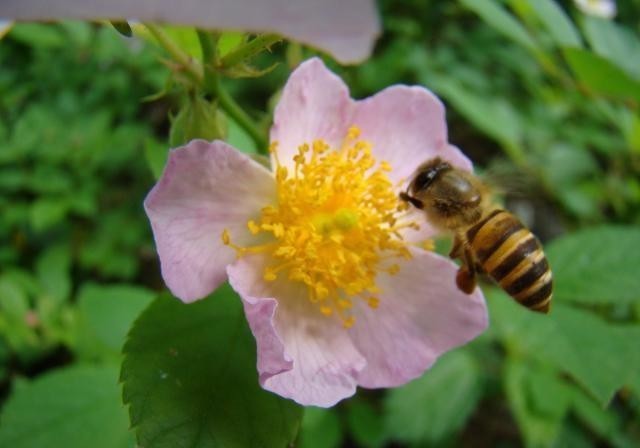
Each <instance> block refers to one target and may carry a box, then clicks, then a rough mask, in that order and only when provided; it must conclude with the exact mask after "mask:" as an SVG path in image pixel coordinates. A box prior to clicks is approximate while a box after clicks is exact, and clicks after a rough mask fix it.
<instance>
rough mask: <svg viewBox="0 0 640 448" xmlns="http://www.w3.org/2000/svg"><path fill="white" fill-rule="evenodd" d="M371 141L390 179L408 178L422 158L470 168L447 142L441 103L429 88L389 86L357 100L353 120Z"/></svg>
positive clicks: (467, 161) (460, 154)
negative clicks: (386, 168)
mask: <svg viewBox="0 0 640 448" xmlns="http://www.w3.org/2000/svg"><path fill="white" fill-rule="evenodd" d="M351 124H355V125H356V126H358V127H359V128H360V130H361V131H362V134H361V138H362V139H364V140H368V141H370V142H371V143H372V144H373V153H374V155H375V156H376V158H377V159H378V160H386V161H387V162H389V163H390V164H391V167H392V168H393V171H391V172H390V173H389V176H390V177H391V179H392V180H393V181H396V182H398V181H401V180H403V179H406V180H408V179H409V178H410V177H411V175H412V174H413V172H414V170H415V169H416V168H417V167H418V165H420V164H421V163H422V162H424V161H425V160H428V159H431V158H433V157H436V156H440V157H442V158H443V159H446V160H448V161H450V162H451V163H452V164H454V165H455V166H458V167H460V168H464V169H467V170H470V169H471V163H470V162H469V160H468V159H467V158H466V157H465V156H464V155H463V154H462V153H461V152H460V150H458V149H457V148H455V147H454V146H451V145H449V143H448V142H447V124H446V121H445V111H444V106H443V105H442V103H441V102H440V100H439V99H438V98H437V97H436V96H435V95H434V94H433V93H431V92H430V91H429V90H427V89H425V88H423V87H418V86H413V87H409V86H392V87H389V88H387V89H385V90H382V91H381V92H379V93H378V94H376V95H374V96H372V97H369V98H367V99H364V100H362V101H358V102H357V105H356V110H355V113H354V116H353V118H352V123H351Z"/></svg>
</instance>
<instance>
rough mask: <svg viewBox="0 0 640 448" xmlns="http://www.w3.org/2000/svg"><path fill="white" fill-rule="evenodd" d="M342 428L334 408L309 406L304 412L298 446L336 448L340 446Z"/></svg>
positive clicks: (303, 447) (304, 447)
mask: <svg viewBox="0 0 640 448" xmlns="http://www.w3.org/2000/svg"><path fill="white" fill-rule="evenodd" d="M341 441H342V428H341V426H340V419H339V417H338V414H337V413H336V411H335V410H334V409H321V408H314V407H309V408H307V409H306V410H305V412H304V418H303V419H302V425H301V426H300V437H299V439H298V443H297V444H296V447H298V448H336V447H339V446H341V443H340V442H341Z"/></svg>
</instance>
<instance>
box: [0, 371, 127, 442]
mask: <svg viewBox="0 0 640 448" xmlns="http://www.w3.org/2000/svg"><path fill="white" fill-rule="evenodd" d="M118 389H119V387H118V370H117V368H116V367H90V366H75V367H70V368H65V369H60V370H57V371H54V372H51V373H49V374H47V375H43V376H42V377H40V378H38V379H37V380H35V381H32V382H27V381H23V382H19V383H17V384H16V390H15V391H14V393H13V395H12V397H11V398H10V399H9V400H8V401H7V403H6V404H5V405H4V409H3V411H2V414H1V415H0V417H1V421H2V426H0V446H7V447H8V446H10V447H15V448H38V447H44V446H64V447H69V448H75V447H78V448H85V447H87V446H91V447H95V448H120V447H122V448H125V447H132V446H134V444H133V436H132V434H131V433H130V432H129V431H128V429H127V413H126V410H125V408H124V406H123V405H122V403H120V400H119V399H118Z"/></svg>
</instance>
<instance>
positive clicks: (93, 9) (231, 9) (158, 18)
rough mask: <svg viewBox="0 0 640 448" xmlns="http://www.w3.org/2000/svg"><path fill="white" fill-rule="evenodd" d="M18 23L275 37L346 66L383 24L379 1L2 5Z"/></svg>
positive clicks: (15, 1)
mask: <svg viewBox="0 0 640 448" xmlns="http://www.w3.org/2000/svg"><path fill="white" fill-rule="evenodd" d="M0 17H1V18H5V19H13V20H47V19H95V18H109V19H116V18H121V19H124V18H131V19H137V20H145V21H151V22H167V23H174V24H180V25H195V26H198V27H201V28H204V29H221V30H244V31H253V32H274V33H278V34H281V35H283V36H285V37H289V38H291V39H293V40H297V41H300V42H302V43H305V44H308V45H311V46H312V47H316V48H319V49H321V50H324V51H327V52H328V53H330V54H331V55H333V56H334V57H335V58H336V60H338V61H340V62H343V63H355V62H359V61H362V60H364V59H366V58H367V57H368V56H369V54H371V50H372V49H373V44H374V42H375V39H376V37H377V36H378V34H380V23H379V21H378V17H377V14H376V10H375V2H374V1H373V0H295V1H292V0H182V1H180V2H176V1H173V0H152V1H132V0H109V1H86V0H55V1H51V0H2V4H1V5H0Z"/></svg>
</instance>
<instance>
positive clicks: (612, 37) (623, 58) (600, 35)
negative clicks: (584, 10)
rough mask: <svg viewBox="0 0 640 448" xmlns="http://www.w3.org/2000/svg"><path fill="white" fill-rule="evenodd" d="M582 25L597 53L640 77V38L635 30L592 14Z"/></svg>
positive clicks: (634, 75)
mask: <svg viewBox="0 0 640 448" xmlns="http://www.w3.org/2000/svg"><path fill="white" fill-rule="evenodd" d="M582 27H583V29H584V32H585V35H586V37H587V40H588V41H589V45H591V48H593V51H595V52H596V54H598V55H600V56H602V57H604V58H606V59H608V60H609V61H611V62H613V63H614V64H616V65H617V66H618V67H620V68H622V69H623V70H625V71H626V72H627V73H629V74H630V75H632V76H633V77H635V78H636V79H640V64H639V63H638V61H640V39H639V38H638V36H636V34H634V33H633V31H631V30H629V29H627V28H625V27H624V26H622V25H620V24H618V23H616V22H614V21H613V20H607V19H603V18H598V17H591V16H585V17H584V19H583V22H582Z"/></svg>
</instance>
